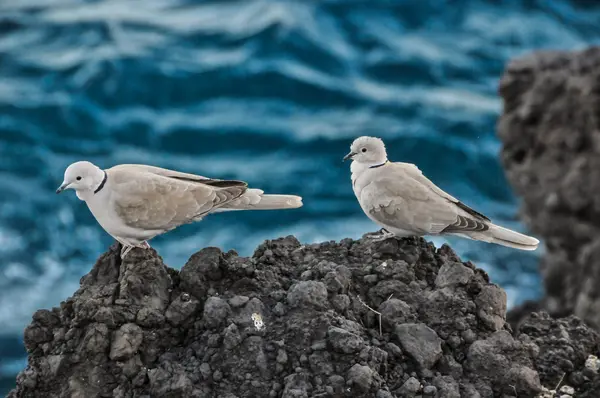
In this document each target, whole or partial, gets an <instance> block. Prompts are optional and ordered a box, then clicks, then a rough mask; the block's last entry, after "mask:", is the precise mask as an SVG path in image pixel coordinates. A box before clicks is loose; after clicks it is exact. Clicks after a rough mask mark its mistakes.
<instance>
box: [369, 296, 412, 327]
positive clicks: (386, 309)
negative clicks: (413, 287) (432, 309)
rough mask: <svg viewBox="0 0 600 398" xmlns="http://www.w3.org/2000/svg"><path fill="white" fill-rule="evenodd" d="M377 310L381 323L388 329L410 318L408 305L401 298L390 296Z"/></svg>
mask: <svg viewBox="0 0 600 398" xmlns="http://www.w3.org/2000/svg"><path fill="white" fill-rule="evenodd" d="M377 310H378V311H379V312H381V320H382V323H383V324H384V325H385V326H386V328H388V329H390V330H393V329H394V327H395V326H396V325H397V324H401V323H405V322H407V321H409V320H411V319H412V316H411V312H410V306H409V305H408V304H406V303H405V302H404V301H402V300H398V299H394V298H392V299H390V300H387V301H384V302H383V303H382V304H381V305H380V306H379V308H378V309H377Z"/></svg>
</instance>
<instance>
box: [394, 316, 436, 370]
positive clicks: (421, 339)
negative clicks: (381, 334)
mask: <svg viewBox="0 0 600 398" xmlns="http://www.w3.org/2000/svg"><path fill="white" fill-rule="evenodd" d="M395 335H396V338H397V339H398V341H400V345H401V346H402V350H403V351H404V352H406V353H407V354H408V355H410V356H411V357H412V358H413V359H414V360H415V362H416V363H417V364H418V365H419V367H420V368H421V369H430V368H431V367H433V365H434V364H435V363H436V362H437V361H438V360H439V359H440V358H441V357H442V345H441V344H442V340H441V339H440V338H439V337H438V335H437V334H436V333H435V331H434V330H432V329H430V328H429V327H427V325H424V324H422V323H419V324H414V323H409V324H402V325H396V328H395Z"/></svg>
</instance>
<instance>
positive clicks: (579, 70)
mask: <svg viewBox="0 0 600 398" xmlns="http://www.w3.org/2000/svg"><path fill="white" fill-rule="evenodd" d="M598 68H600V47H591V48H589V49H587V50H584V51H576V52H563V51H541V52H537V53H534V54H529V55H526V56H524V57H521V58H518V59H516V60H514V61H512V62H511V63H510V64H509V65H508V67H507V68H506V70H505V72H504V76H503V77H502V80H501V82H500V94H501V96H502V98H503V100H504V106H503V109H504V112H503V114H502V116H501V118H500V120H499V123H498V136H499V138H500V140H501V141H502V143H503V148H502V162H503V164H504V167H505V169H506V175H507V177H508V180H509V181H510V183H511V184H512V186H513V187H514V189H515V191H516V192H517V193H518V194H520V195H521V196H522V197H523V209H522V213H523V214H524V215H525V219H526V221H528V224H529V225H530V226H531V229H532V230H533V231H534V232H535V234H536V236H538V237H541V238H542V239H543V240H544V241H545V242H546V250H545V255H544V257H543V259H542V263H541V266H540V269H541V272H542V276H543V279H544V287H545V288H544V291H545V294H546V296H545V297H544V298H543V299H542V300H541V301H540V302H538V303H528V304H527V305H525V306H524V307H522V308H520V309H516V310H515V311H513V312H512V315H511V319H512V322H513V324H514V325H517V323H518V322H519V320H521V319H522V318H524V317H527V316H528V315H529V313H530V312H531V311H540V310H544V311H547V312H549V313H550V314H551V315H555V316H565V315H569V314H575V315H577V316H578V317H580V318H582V319H583V320H585V321H586V322H587V323H588V324H589V325H592V326H593V327H595V328H596V329H597V330H600V311H598V308H600V295H598V286H600V267H598V266H597V264H596V263H597V262H596V260H595V259H596V258H598V256H599V255H600V233H599V232H600V224H599V223H598V222H597V220H598V216H599V215H600V200H599V197H598V192H600V156H599V155H600V141H599V138H598V131H599V130H600V119H599V118H598V103H599V102H600V81H599V80H598V72H597V71H598Z"/></svg>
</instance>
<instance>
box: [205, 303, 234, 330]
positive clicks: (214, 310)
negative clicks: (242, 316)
mask: <svg viewBox="0 0 600 398" xmlns="http://www.w3.org/2000/svg"><path fill="white" fill-rule="evenodd" d="M230 313H231V308H230V307H229V304H227V302H226V301H225V300H223V299H221V298H219V297H209V298H208V300H206V303H205V304H204V316H203V319H204V322H206V325H207V326H208V327H209V328H213V329H214V328H217V327H219V326H220V325H221V324H222V323H223V322H225V320H226V319H227V316H228V315H229V314H230Z"/></svg>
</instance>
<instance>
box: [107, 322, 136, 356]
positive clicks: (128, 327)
mask: <svg viewBox="0 0 600 398" xmlns="http://www.w3.org/2000/svg"><path fill="white" fill-rule="evenodd" d="M143 338H144V336H143V334H142V328H140V327H139V326H138V325H136V324H134V323H126V324H125V325H123V326H121V328H120V329H119V330H117V332H116V333H115V336H114V338H113V341H112V344H111V347H110V359H112V360H117V361H120V360H124V359H128V358H130V357H131V356H132V355H133V354H135V353H136V352H137V351H138V349H139V348H140V345H141V344H142V340H143Z"/></svg>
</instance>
